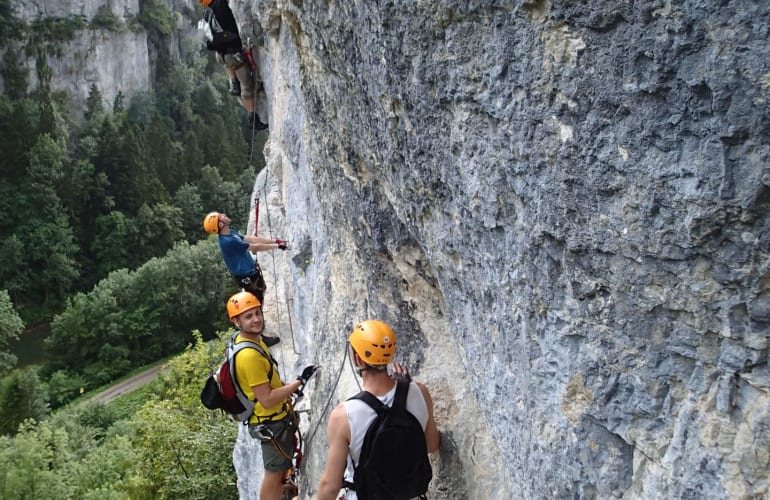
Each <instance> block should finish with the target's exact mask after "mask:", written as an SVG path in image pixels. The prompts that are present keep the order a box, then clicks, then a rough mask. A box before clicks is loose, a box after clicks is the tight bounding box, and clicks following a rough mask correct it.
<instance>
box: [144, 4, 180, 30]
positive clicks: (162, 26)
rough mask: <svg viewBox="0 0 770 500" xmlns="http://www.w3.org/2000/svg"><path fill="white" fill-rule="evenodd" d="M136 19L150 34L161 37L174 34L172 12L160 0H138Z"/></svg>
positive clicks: (174, 24)
mask: <svg viewBox="0 0 770 500" xmlns="http://www.w3.org/2000/svg"><path fill="white" fill-rule="evenodd" d="M137 20H138V21H139V23H140V24H141V25H142V26H144V28H145V29H146V30H147V31H148V32H150V34H151V35H152V36H155V37H158V38H163V37H170V36H171V35H173V34H174V28H175V26H176V23H175V22H174V14H172V13H171V11H169V9H168V7H167V6H166V4H165V3H164V2H163V1H162V0H145V1H143V2H140V3H139V15H138V16H137Z"/></svg>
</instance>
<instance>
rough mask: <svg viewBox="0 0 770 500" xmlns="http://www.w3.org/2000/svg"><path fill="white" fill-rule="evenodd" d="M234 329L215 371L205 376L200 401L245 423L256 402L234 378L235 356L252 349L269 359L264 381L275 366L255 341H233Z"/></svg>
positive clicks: (271, 375)
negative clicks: (243, 350) (222, 358)
mask: <svg viewBox="0 0 770 500" xmlns="http://www.w3.org/2000/svg"><path fill="white" fill-rule="evenodd" d="M237 335H238V333H237V332H236V333H235V334H234V335H233V336H232V337H230V342H229V343H228V345H227V348H226V349H225V359H224V361H222V364H221V365H219V368H218V369H217V371H216V372H215V373H213V374H212V375H211V376H209V377H208V378H207V379H206V383H205V384H204V386H203V390H202V391H201V403H203V406H205V407H206V408H208V409H210V410H222V411H223V412H224V413H226V414H227V415H229V416H230V418H232V419H233V420H236V421H238V422H247V421H248V420H249V418H250V417H251V414H252V413H253V412H254V406H255V405H256V401H254V400H253V399H249V397H248V396H246V394H244V393H243V391H242V390H241V387H240V385H238V382H237V381H236V380H235V355H236V354H237V353H238V352H240V351H241V350H242V349H247V348H250V349H256V350H257V351H258V352H259V353H260V354H261V355H262V356H264V357H265V358H267V360H268V361H270V371H269V372H268V374H267V380H268V381H269V380H271V379H272V378H273V367H274V366H277V365H276V362H275V359H273V357H272V356H270V354H269V353H267V352H266V351H265V350H264V349H262V347H261V346H260V345H259V344H255V343H254V342H249V341H241V342H238V343H237V344H236V343H235V337H236V336H237Z"/></svg>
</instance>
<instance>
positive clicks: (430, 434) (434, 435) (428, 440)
mask: <svg viewBox="0 0 770 500" xmlns="http://www.w3.org/2000/svg"><path fill="white" fill-rule="evenodd" d="M415 383H416V384H417V387H419V388H420V392H422V397H423V398H425V404H426V405H427V407H428V423H427V424H426V425H425V445H426V446H427V447H428V453H435V452H436V451H438V447H439V444H440V441H441V439H440V436H439V433H438V428H437V427H436V420H435V419H434V418H433V399H431V397H430V392H428V388H427V387H425V386H424V385H423V384H421V383H420V382H417V381H415Z"/></svg>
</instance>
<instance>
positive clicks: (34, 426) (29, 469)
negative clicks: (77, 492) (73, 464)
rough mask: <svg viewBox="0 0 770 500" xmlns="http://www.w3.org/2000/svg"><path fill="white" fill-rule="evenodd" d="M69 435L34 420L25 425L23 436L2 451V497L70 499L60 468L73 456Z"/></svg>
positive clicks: (22, 428)
mask: <svg viewBox="0 0 770 500" xmlns="http://www.w3.org/2000/svg"><path fill="white" fill-rule="evenodd" d="M67 438H68V436H67V433H66V432H65V431H64V430H62V429H56V428H54V427H52V426H51V425H49V424H48V423H46V422H41V423H39V424H38V423H37V422H35V421H34V420H31V421H28V422H26V423H25V424H24V425H22V426H21V428H20V430H19V434H18V435H16V437H15V438H14V439H13V440H8V441H7V444H8V446H6V447H4V449H3V450H2V451H0V463H3V465H5V467H4V468H3V472H4V474H2V475H0V478H2V479H0V496H2V498H7V499H9V500H11V499H14V500H15V499H24V498H35V499H41V500H56V499H61V498H70V496H69V495H68V493H69V492H68V488H67V486H66V484H65V483H64V482H63V481H61V474H60V469H61V468H62V466H64V465H65V464H66V463H67V462H68V461H69V460H70V459H71V458H72V457H71V454H70V453H69V449H68V444H67Z"/></svg>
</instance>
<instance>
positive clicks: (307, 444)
mask: <svg viewBox="0 0 770 500" xmlns="http://www.w3.org/2000/svg"><path fill="white" fill-rule="evenodd" d="M344 351H345V353H344V354H343V356H342V362H341V363H340V367H339V369H338V370H337V378H336V380H335V381H334V385H333V386H332V388H331V390H330V391H329V398H328V399H327V400H326V404H325V405H324V409H323V411H322V412H321V415H320V416H319V417H318V419H317V420H316V424H315V427H314V428H313V432H311V433H310V437H308V438H307V439H306V440H305V447H306V448H308V449H309V448H310V446H311V445H312V444H313V438H314V437H315V433H316V432H317V431H318V426H320V425H321V421H322V420H323V418H324V417H325V416H326V412H327V411H328V410H329V404H330V403H331V402H332V396H334V393H335V391H336V390H337V385H338V384H339V383H340V377H341V376H342V369H343V368H344V367H345V359H346V358H348V345H347V343H345V348H344Z"/></svg>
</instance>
